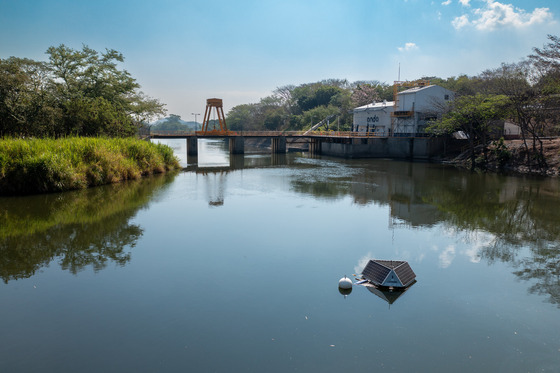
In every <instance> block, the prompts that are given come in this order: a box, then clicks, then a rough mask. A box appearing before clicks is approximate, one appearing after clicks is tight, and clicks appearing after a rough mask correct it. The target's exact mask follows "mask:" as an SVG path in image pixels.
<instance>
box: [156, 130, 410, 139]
mask: <svg viewBox="0 0 560 373" xmlns="http://www.w3.org/2000/svg"><path fill="white" fill-rule="evenodd" d="M157 136H169V137H191V136H199V137H204V136H208V137H235V136H239V137H243V136H245V137H307V138H309V137H339V138H388V137H390V136H389V135H387V134H379V133H377V134H376V133H375V132H353V131H311V132H309V131H208V132H202V131H151V132H150V137H157ZM407 137H418V136H407Z"/></svg>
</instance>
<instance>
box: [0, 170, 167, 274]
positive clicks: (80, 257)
mask: <svg viewBox="0 0 560 373" xmlns="http://www.w3.org/2000/svg"><path fill="white" fill-rule="evenodd" d="M172 179H173V176H172V175H165V176H154V177H151V178H149V179H143V180H137V181H132V182H128V183H121V184H115V185H108V186H103V187H98V188H91V189H87V190H83V191H75V192H67V193H59V194H49V195H38V196H28V197H18V198H13V197H12V198H1V199H0V206H1V207H0V277H1V278H2V280H3V281H4V283H8V282H9V281H10V280H15V279H20V278H27V277H30V276H32V275H34V274H35V273H36V272H37V271H38V270H39V269H40V268H41V267H44V266H47V265H48V264H49V263H50V262H52V261H53V260H54V259H56V260H57V261H58V263H59V265H60V266H61V268H62V269H64V270H68V271H70V272H71V273H74V274H75V273H77V272H79V271H80V270H82V269H83V268H85V267H87V266H91V267H92V268H93V269H94V271H99V270H100V269H102V268H104V267H106V266H107V264H108V263H116V264H118V265H125V264H126V263H127V262H128V261H130V252H129V251H127V250H128V249H130V248H132V247H134V245H135V243H136V241H137V240H138V239H139V237H140V236H141V235H142V228H141V227H140V226H138V225H136V224H131V223H130V220H131V219H132V218H133V217H134V216H135V215H136V213H137V212H138V210H139V209H141V208H143V207H144V206H146V204H147V203H148V202H149V201H150V200H151V199H152V198H153V197H154V194H155V193H156V192H157V191H158V190H159V189H161V188H162V187H163V186H165V185H167V184H168V183H169V182H170V181H171V180H172Z"/></svg>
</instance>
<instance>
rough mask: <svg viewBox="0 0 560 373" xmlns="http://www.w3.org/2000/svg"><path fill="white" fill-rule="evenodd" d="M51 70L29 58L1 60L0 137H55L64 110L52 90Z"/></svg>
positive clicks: (42, 63)
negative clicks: (60, 108)
mask: <svg viewBox="0 0 560 373" xmlns="http://www.w3.org/2000/svg"><path fill="white" fill-rule="evenodd" d="M49 73H50V70H49V68H48V66H47V65H46V64H45V63H44V62H37V61H33V60H30V59H27V58H17V57H10V58H8V59H5V60H2V59H0V136H4V135H16V136H55V135H56V134H57V131H56V126H57V124H58V123H59V122H60V121H61V112H60V110H59V109H58V108H57V107H56V104H57V103H56V101H55V98H54V96H53V95H52V93H51V91H50V87H49V85H50V80H49Z"/></svg>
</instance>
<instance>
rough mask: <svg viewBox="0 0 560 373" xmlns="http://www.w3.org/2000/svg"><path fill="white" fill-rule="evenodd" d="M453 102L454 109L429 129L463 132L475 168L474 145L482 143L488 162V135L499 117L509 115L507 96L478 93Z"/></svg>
mask: <svg viewBox="0 0 560 373" xmlns="http://www.w3.org/2000/svg"><path fill="white" fill-rule="evenodd" d="M450 105H451V110H450V111H449V112H447V113H445V114H443V116H442V118H441V119H439V120H437V121H434V122H433V123H432V124H431V125H430V126H428V128H427V131H428V132H431V133H435V134H451V133H453V132H457V131H463V132H464V133H465V135H466V136H467V138H468V140H469V147H470V151H471V168H472V169H474V168H475V165H476V162H475V145H476V143H477V142H481V144H482V146H483V150H484V161H485V162H486V161H487V146H488V141H489V134H490V133H491V131H492V126H493V124H494V122H495V121H496V120H501V119H504V118H506V116H507V105H508V98H507V96H504V95H483V94H476V95H474V96H462V97H458V98H456V99H455V100H454V101H453V102H451V103H450Z"/></svg>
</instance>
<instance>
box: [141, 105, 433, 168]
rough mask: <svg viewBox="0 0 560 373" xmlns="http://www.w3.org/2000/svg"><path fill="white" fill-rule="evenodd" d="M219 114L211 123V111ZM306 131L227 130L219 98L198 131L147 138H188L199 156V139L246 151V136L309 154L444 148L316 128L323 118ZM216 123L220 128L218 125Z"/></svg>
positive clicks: (377, 154) (398, 154)
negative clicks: (296, 147)
mask: <svg viewBox="0 0 560 373" xmlns="http://www.w3.org/2000/svg"><path fill="white" fill-rule="evenodd" d="M213 111H215V114H216V115H217V117H218V120H217V121H216V120H214V122H213V129H209V127H210V116H211V114H212V112H213ZM331 118H332V116H329V117H327V118H325V119H324V120H323V121H321V122H319V123H318V124H317V125H316V126H314V127H312V128H311V129H309V130H307V131H305V132H304V131H230V130H228V128H227V125H226V121H225V116H224V113H223V104H222V100H221V99H219V98H209V99H208V100H206V111H205V113H204V120H203V122H202V129H201V131H150V134H149V136H150V138H184V139H186V141H187V156H191V157H197V156H198V139H200V138H225V139H227V140H228V141H229V152H230V154H244V153H245V139H246V138H269V139H270V143H271V146H270V148H271V151H272V153H273V154H282V153H286V150H287V144H288V142H290V143H306V144H308V151H309V152H310V153H311V154H325V155H331V156H335V157H345V158H357V157H360V158H381V157H389V158H407V159H429V158H430V157H432V156H434V155H437V154H438V153H440V152H441V149H442V148H443V143H442V140H441V139H439V140H438V139H434V138H426V137H420V138H418V137H406V138H405V137H387V136H383V137H381V136H375V134H374V133H373V132H339V131H316V130H315V129H316V128H317V127H318V126H319V125H320V124H321V123H322V122H324V121H327V122H328V121H329V119H331ZM217 126H219V128H217Z"/></svg>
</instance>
